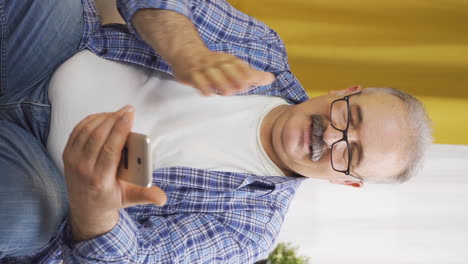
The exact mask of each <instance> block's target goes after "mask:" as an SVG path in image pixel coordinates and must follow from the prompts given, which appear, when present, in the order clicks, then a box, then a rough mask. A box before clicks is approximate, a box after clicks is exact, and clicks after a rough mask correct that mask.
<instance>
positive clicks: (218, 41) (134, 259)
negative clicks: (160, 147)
mask: <svg viewBox="0 0 468 264" xmlns="http://www.w3.org/2000/svg"><path fill="white" fill-rule="evenodd" d="M117 2H118V7H119V11H120V13H121V14H122V16H123V17H124V19H125V20H126V22H127V25H117V24H111V25H105V26H102V25H101V23H100V21H99V18H98V14H97V10H96V7H95V4H94V1H93V0H82V3H83V7H84V14H83V16H84V20H85V30H84V35H83V38H82V42H81V45H80V50H83V49H89V50H90V51H91V52H93V53H95V54H96V55H98V56H100V57H103V58H106V59H111V60H115V61H120V62H129V63H132V64H138V65H142V66H145V67H149V68H152V69H155V70H159V71H163V72H167V73H171V68H170V66H169V65H168V63H167V62H165V61H164V60H163V59H162V58H161V57H160V56H159V55H158V54H157V53H156V52H155V51H154V50H153V49H152V48H151V47H150V46H148V45H147V44H146V43H145V42H144V41H143V40H142V39H141V38H140V37H139V36H138V34H137V33H136V31H135V29H134V28H133V26H132V24H131V18H132V16H133V15H134V14H135V12H136V11H137V10H139V9H141V8H160V9H167V10H172V11H175V12H178V13H180V14H182V15H184V16H186V17H188V18H189V19H190V20H191V21H192V22H193V23H194V24H195V26H196V28H197V29H198V32H199V34H200V35H201V37H202V39H203V40H204V42H205V43H206V45H207V46H208V47H209V48H210V49H211V50H213V51H221V52H226V53H230V54H233V55H235V56H237V57H239V58H241V59H243V60H245V61H247V62H248V63H249V64H250V65H251V66H252V67H254V68H257V69H259V70H263V71H268V72H272V73H274V74H275V76H276V81H275V82H274V83H273V84H271V85H268V86H262V87H256V88H255V89H253V90H251V91H249V92H247V93H246V94H266V95H272V96H279V97H282V98H284V99H286V100H287V101H288V102H289V103H293V104H297V103H300V102H303V101H305V100H307V99H308V96H307V94H306V93H305V91H304V89H303V88H302V86H301V85H300V83H299V82H298V80H297V79H296V78H295V77H294V76H293V75H292V74H291V72H290V71H289V65H288V61H287V55H286V52H285V47H284V44H283V42H282V41H281V39H280V38H279V37H278V35H277V34H276V32H274V31H273V30H272V29H270V28H269V27H268V26H267V25H265V24H264V23H262V22H260V21H258V20H255V19H254V18H251V17H249V16H247V15H246V14H243V13H241V12H240V11H238V10H236V9H235V8H233V7H232V6H231V5H229V3H227V2H225V1H223V0H204V1H201V0H118V1H117ZM302 180H304V178H294V177H275V176H258V175H251V174H245V173H229V172H219V171H207V170H202V169H196V168H187V167H171V168H163V169H158V170H155V171H154V173H153V184H154V185H156V186H159V187H160V188H161V189H163V190H164V191H165V192H166V194H167V198H168V200H167V204H166V205H165V206H163V207H157V206H154V205H139V206H133V207H129V208H125V209H121V210H120V211H119V214H120V219H119V222H118V224H117V225H116V226H115V227H114V228H113V229H112V230H111V231H110V232H108V233H106V234H104V235H102V236H100V237H97V238H94V239H91V240H88V241H83V242H80V243H77V244H73V243H72V242H71V241H72V239H71V233H70V226H69V222H68V219H66V220H65V221H64V222H63V223H62V225H61V226H60V231H59V235H58V236H57V237H56V238H55V239H54V240H52V241H51V242H50V243H49V244H48V245H47V246H46V247H44V248H43V249H41V250H40V251H38V252H35V253H34V254H33V255H31V256H25V257H22V258H12V259H9V260H4V261H5V262H6V263H62V261H64V263H190V264H194V263H210V264H211V263H242V264H245V263H253V262H255V261H256V260H258V259H260V258H262V257H265V256H267V255H268V252H269V251H270V250H271V247H272V246H273V244H274V242H275V238H276V237H277V235H278V233H279V230H280V227H281V224H282V222H283V217H284V215H285V213H286V211H287V209H288V207H289V203H290V201H291V199H292V197H293V196H294V193H295V191H296V189H297V187H298V186H299V184H300V182H301V181H302ZM2 261H3V260H2Z"/></svg>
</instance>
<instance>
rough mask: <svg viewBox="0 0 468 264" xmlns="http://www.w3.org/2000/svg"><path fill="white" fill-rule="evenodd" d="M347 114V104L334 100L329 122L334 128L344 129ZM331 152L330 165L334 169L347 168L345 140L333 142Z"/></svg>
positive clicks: (347, 158)
mask: <svg viewBox="0 0 468 264" xmlns="http://www.w3.org/2000/svg"><path fill="white" fill-rule="evenodd" d="M348 115H349V113H348V105H347V103H346V101H345V100H340V101H336V102H334V103H333V104H332V107H331V122H332V125H333V126H334V127H335V128H336V129H339V130H346V128H347V125H348V118H349V117H348ZM331 154H332V155H331V156H332V157H331V158H332V166H333V168H334V169H335V170H340V171H345V170H347V169H348V160H349V153H348V144H347V143H346V141H344V140H342V141H338V142H335V143H334V144H333V147H332V151H331Z"/></svg>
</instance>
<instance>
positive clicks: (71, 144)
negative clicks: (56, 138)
mask: <svg viewBox="0 0 468 264" xmlns="http://www.w3.org/2000/svg"><path fill="white" fill-rule="evenodd" d="M102 114H103V113H100V114H99V113H98V114H93V115H89V116H87V117H86V118H84V119H83V120H81V121H80V122H79V123H78V124H77V125H76V126H75V127H74V128H73V131H72V132H71V133H70V136H68V142H67V145H66V146H65V150H64V152H67V151H71V150H74V149H75V148H76V147H77V146H80V147H79V148H80V149H82V146H83V145H84V143H86V140H84V141H83V139H80V140H77V137H78V135H80V134H81V133H82V130H83V128H84V127H86V126H87V125H88V123H89V122H92V121H93V120H95V119H98V118H99V117H100V116H101V115H102Z"/></svg>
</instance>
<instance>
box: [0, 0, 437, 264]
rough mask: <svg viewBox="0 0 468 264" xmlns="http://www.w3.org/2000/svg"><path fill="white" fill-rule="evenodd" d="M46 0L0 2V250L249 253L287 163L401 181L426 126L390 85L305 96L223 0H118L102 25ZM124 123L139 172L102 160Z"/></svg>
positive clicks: (337, 178)
mask: <svg viewBox="0 0 468 264" xmlns="http://www.w3.org/2000/svg"><path fill="white" fill-rule="evenodd" d="M51 2H55V1H49V2H46V1H34V2H33V1H31V2H30V3H29V4H27V3H20V4H18V2H14V1H0V3H1V6H0V7H1V8H2V9H1V10H2V11H3V12H2V13H0V14H1V15H2V16H3V17H2V20H0V21H2V23H5V24H2V26H3V27H2V28H6V29H8V30H4V31H3V34H4V35H2V43H4V44H5V45H6V46H2V47H3V48H4V49H7V52H6V53H5V54H7V56H6V58H2V69H6V73H9V74H5V75H2V76H6V79H2V81H3V82H2V92H3V93H2V97H0V107H1V108H0V109H1V110H0V115H1V119H2V120H1V121H0V122H1V123H2V127H1V129H2V133H1V134H0V135H1V136H0V138H1V139H0V153H1V154H3V155H2V156H0V157H1V159H0V168H1V169H2V181H5V182H2V185H1V186H2V187H0V188H1V189H0V195H2V197H4V198H3V201H6V202H2V206H1V207H0V209H1V211H0V213H1V214H2V216H5V219H2V220H0V221H1V222H0V232H1V235H2V236H1V238H0V256H2V257H4V256H11V257H10V258H5V259H4V260H5V262H7V263H17V262H34V263H36V262H37V263H40V262H45V263H48V262H59V261H60V260H65V262H66V263H107V262H109V263H251V262H254V261H255V260H257V259H259V258H261V257H262V256H264V255H265V254H267V253H268V251H269V250H270V248H271V246H272V245H273V243H274V240H275V237H276V235H277V234H278V232H279V230H280V227H281V224H282V220H283V217H284V214H285V213H286V211H287V208H288V206H289V202H290V201H291V199H292V197H293V196H294V192H295V190H296V188H297V187H298V185H299V183H300V182H301V181H302V180H304V179H306V178H307V177H313V178H321V179H326V180H330V181H331V182H333V183H340V184H346V185H350V186H354V187H361V186H362V185H363V184H364V182H404V181H406V180H407V179H408V178H409V177H411V176H412V175H414V173H415V171H416V168H417V167H418V165H419V164H420V162H421V159H422V156H423V154H424V152H425V149H426V146H427V145H428V144H429V143H430V129H429V127H428V122H427V117H426V115H425V112H424V110H423V108H422V106H421V105H420V103H419V102H418V101H416V100H415V99H414V98H413V97H411V96H409V95H407V94H405V93H402V92H400V91H398V90H394V89H377V88H372V89H362V87H360V86H353V87H349V88H347V89H344V90H342V91H335V92H331V93H330V94H328V95H324V96H321V97H317V98H312V99H309V98H308V97H307V95H306V93H305V92H304V90H303V88H302V87H301V85H300V84H299V82H298V81H297V80H296V78H295V77H294V76H293V75H292V74H291V73H290V72H289V66H288V64H287V58H286V53H285V50H284V45H283V43H282V42H281V40H280V39H279V38H278V36H277V35H276V33H275V32H274V31H272V30H271V29H269V28H268V27H267V26H266V25H265V24H263V23H261V22H259V21H257V20H255V19H253V18H251V17H248V16H247V15H245V14H243V13H241V12H239V11H237V10H235V9H234V8H232V7H231V6H230V5H229V4H228V3H227V2H224V1H161V0H153V1H151V0H148V1H135V0H119V1H118V6H119V10H120V13H121V14H122V16H123V18H124V20H125V22H126V25H123V24H110V25H104V26H103V25H102V24H101V23H100V20H99V13H98V10H97V9H96V6H95V3H94V2H93V1H90V0H84V1H83V9H81V7H80V6H79V3H78V4H77V3H76V1H63V0H61V1H56V3H51ZM81 11H83V13H82V12H81ZM64 14H67V15H66V16H65V15H64ZM69 14H71V15H69ZM81 15H83V20H81ZM18 21H19V23H18ZM83 21H84V23H83ZM44 28H45V29H47V30H44ZM83 29H84V30H83ZM7 33H8V34H7ZM56 45H58V46H56ZM72 55H74V56H73V57H72V58H71V59H68V60H67V61H66V62H65V63H63V62H64V61H65V60H66V59H67V58H69V57H70V56H72ZM62 63H63V64H62ZM60 64H62V66H60V68H58V70H57V71H56V72H55V73H54V74H53V76H52V72H53V71H54V70H55V69H57V67H58V66H59V65H60ZM154 70H157V71H154ZM174 77H175V78H174ZM176 80H178V82H177V81H176ZM7 88H8V89H7ZM213 93H217V94H214V95H211V96H204V95H210V94H213ZM233 94H239V95H240V96H226V95H233ZM247 95H248V96H247ZM125 104H131V105H132V106H127V107H124V108H122V109H120V110H119V111H117V112H113V111H115V110H116V109H118V108H121V107H122V106H123V105H125ZM130 130H136V131H140V132H143V133H146V134H148V135H149V136H150V137H151V138H152V140H153V145H152V152H153V156H154V161H153V167H154V173H153V185H154V186H153V187H151V188H148V189H145V188H140V187H137V186H134V185H131V184H128V183H126V182H124V181H120V180H118V179H117V177H116V168H117V165H118V162H119V159H120V152H121V149H122V147H123V144H124V142H125V139H126V137H127V135H128V133H129V132H130ZM41 144H42V145H44V146H47V151H45V149H44V148H43V147H42V145H41ZM62 154H63V155H62ZM49 155H50V157H49ZM3 175H5V176H3ZM275 176H276V177H275ZM65 188H66V190H67V192H66V193H65ZM67 198H68V199H67ZM123 208H125V209H123ZM26 212H28V213H29V215H28V213H26ZM18 238H21V239H18Z"/></svg>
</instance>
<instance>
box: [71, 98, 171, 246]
mask: <svg viewBox="0 0 468 264" xmlns="http://www.w3.org/2000/svg"><path fill="white" fill-rule="evenodd" d="M133 119H134V109H133V108H132V107H130V106H127V107H125V108H123V109H121V110H119V111H117V112H115V113H101V114H94V115H91V116H88V117H87V118H85V119H83V120H82V121H81V122H80V123H79V124H78V125H77V126H76V127H75V128H74V129H73V132H72V133H71V135H70V137H69V139H68V142H67V145H66V147H65V150H64V153H63V161H64V173H65V179H66V182H67V189H68V195H69V200H70V224H71V227H72V234H73V238H74V240H75V242H79V241H83V240H88V239H91V238H93V237H96V236H99V235H102V234H104V233H107V232H108V231H110V230H111V229H112V228H113V227H114V226H115V225H116V224H117V222H118V210H119V209H120V208H125V207H128V206H132V205H137V204H147V203H154V204H156V205H158V206H163V205H164V204H165V203H166V195H165V193H164V191H162V190H161V189H160V188H158V187H156V186H153V187H151V188H144V187H140V186H137V185H133V184H131V183H127V182H125V181H121V180H119V179H117V167H118V164H119V161H120V156H121V151H122V148H123V146H124V145H125V141H126V139H127V137H128V134H129V133H130V130H131V128H132V123H133Z"/></svg>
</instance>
